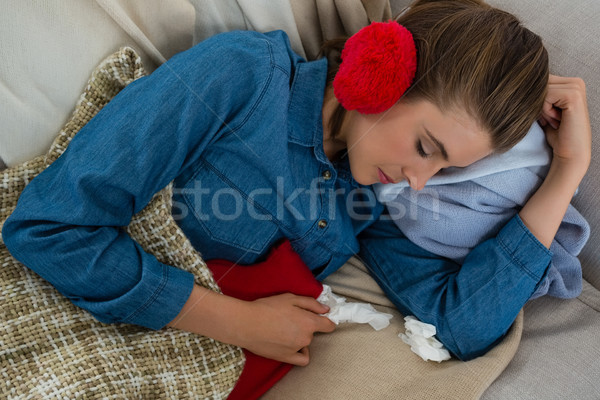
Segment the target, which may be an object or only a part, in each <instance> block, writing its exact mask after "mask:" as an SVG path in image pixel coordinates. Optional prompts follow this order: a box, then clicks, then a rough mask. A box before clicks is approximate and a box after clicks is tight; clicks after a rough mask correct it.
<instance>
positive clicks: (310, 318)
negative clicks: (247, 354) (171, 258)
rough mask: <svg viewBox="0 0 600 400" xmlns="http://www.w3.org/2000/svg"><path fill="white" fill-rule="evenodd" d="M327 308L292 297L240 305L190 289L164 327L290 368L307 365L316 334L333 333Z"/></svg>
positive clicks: (207, 292) (266, 299) (212, 293)
mask: <svg viewBox="0 0 600 400" xmlns="http://www.w3.org/2000/svg"><path fill="white" fill-rule="evenodd" d="M328 311H329V307H327V306H324V305H323V304H321V303H319V302H318V301H317V300H315V299H313V298H312V297H304V296H296V295H293V294H291V293H286V294H281V295H277V296H271V297H265V298H262V299H258V300H255V301H243V300H239V299H236V298H233V297H230V296H226V295H224V294H219V293H217V292H213V291H212V290H209V289H206V288H204V287H202V286H199V285H194V288H193V289H192V293H191V295H190V297H189V299H188V300H187V302H186V303H185V305H184V306H183V308H182V310H181V311H180V313H179V315H178V316H177V317H176V318H175V319H174V320H173V321H171V322H170V323H169V324H168V326H170V327H172V328H176V329H181V330H184V331H187V332H194V333H198V334H200V335H204V336H208V337H210V338H213V339H216V340H219V341H221V342H224V343H229V344H233V345H236V346H240V347H243V348H245V349H248V350H250V351H251V352H253V353H255V354H258V355H260V356H263V357H266V358H271V359H273V360H277V361H283V362H287V363H289V364H294V365H300V366H304V365H307V364H308V361H309V354H308V345H309V344H310V343H311V342H312V339H313V335H314V333H315V332H332V331H333V330H334V329H335V324H334V323H333V322H331V320H329V318H327V317H323V316H321V315H319V314H324V313H326V312H328Z"/></svg>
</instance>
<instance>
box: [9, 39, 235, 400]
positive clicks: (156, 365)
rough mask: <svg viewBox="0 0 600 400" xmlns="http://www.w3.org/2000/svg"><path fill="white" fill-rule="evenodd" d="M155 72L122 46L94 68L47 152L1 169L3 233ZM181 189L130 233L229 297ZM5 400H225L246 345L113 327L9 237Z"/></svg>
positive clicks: (162, 196)
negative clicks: (127, 93)
mask: <svg viewBox="0 0 600 400" xmlns="http://www.w3.org/2000/svg"><path fill="white" fill-rule="evenodd" d="M144 75H145V72H144V68H143V66H142V63H141V60H140V58H139V56H138V55H137V53H136V52H135V50H133V49H131V48H127V47H126V48H122V49H120V50H119V51H118V52H116V53H114V54H112V55H111V56H109V57H108V58H107V59H105V60H104V61H103V62H102V63H101V64H100V65H99V66H98V67H97V68H96V70H95V71H94V72H93V74H92V77H91V78H90V80H89V81H88V86H87V87H86V89H85V91H84V93H83V94H82V95H81V98H80V100H79V102H78V104H77V106H76V108H75V111H74V113H73V115H72V117H71V119H70V120H69V121H68V122H67V124H66V125H65V127H64V128H63V129H62V130H61V131H60V133H59V135H58V137H57V138H56V140H55V141H54V143H53V144H52V146H51V148H50V150H49V151H48V153H47V154H46V155H43V156H39V157H37V158H35V159H33V160H31V161H28V162H25V163H23V164H21V165H19V166H15V167H13V168H9V169H6V170H3V171H0V174H1V179H0V230H1V229H2V225H3V223H4V221H5V220H6V218H7V217H8V216H9V215H10V213H11V212H12V211H13V210H14V208H15V206H16V203H17V199H18V197H19V194H20V193H21V192H22V190H23V188H24V187H25V186H26V185H27V184H28V183H29V182H30V181H31V179H33V178H34V177H35V176H36V175H37V174H39V173H40V172H41V171H42V170H44V169H45V168H46V167H48V165H50V164H51V163H52V162H53V161H54V160H56V159H57V158H58V157H59V156H60V155H61V154H62V153H63V152H64V150H65V149H66V147H67V146H68V144H69V143H70V141H71V139H72V138H73V136H74V135H75V134H76V133H77V132H78V131H79V130H80V129H81V128H82V127H83V126H84V125H85V124H86V123H87V122H88V121H89V120H90V119H91V118H92V117H93V116H94V115H96V113H97V112H98V111H99V110H100V109H101V108H102V107H103V106H104V105H105V104H107V103H108V102H109V101H110V100H111V99H112V98H113V97H114V96H115V95H116V94H117V93H118V92H119V91H120V90H121V89H123V88H124V87H125V86H126V85H127V84H129V83H131V82H133V81H134V80H135V79H138V78H140V77H142V76H144ZM171 196H172V188H171V185H169V186H167V187H166V188H164V189H163V190H161V191H160V192H159V193H157V194H156V195H155V196H154V198H153V199H152V200H151V202H150V203H149V204H148V205H147V207H146V208H144V210H142V211H141V212H140V213H138V214H137V215H135V216H134V218H133V219H132V221H131V223H130V224H129V226H128V227H127V231H128V233H129V234H130V235H131V237H132V238H133V239H134V240H136V241H137V242H138V243H139V244H140V245H141V246H142V247H143V248H144V249H145V250H146V251H147V252H148V253H150V254H153V255H154V256H155V257H156V258H157V259H158V260H159V261H161V262H163V263H165V264H169V265H173V266H176V267H178V268H182V269H185V270H187V271H190V272H192V273H193V274H194V275H195V277H196V283H198V284H200V285H202V286H204V287H207V288H210V289H212V290H215V291H220V290H219V287H218V286H217V283H216V282H215V281H214V279H213V277H212V275H211V273H210V271H209V270H208V268H207V267H206V264H205V263H204V261H203V260H202V258H201V256H200V254H199V253H198V252H197V251H196V250H194V248H193V247H192V245H191V244H190V242H189V241H188V240H187V238H186V237H185V235H184V234H183V232H182V231H181V230H180V229H179V227H178V226H177V224H176V223H175V221H174V220H173V218H172V216H171V212H170V210H171V204H172V203H171V202H172V200H171ZM0 266H1V268H0V304H2V307H1V308H0V377H1V379H0V398H10V399H25V398H27V399H30V398H34V399H42V398H43V399H51V398H61V399H63V398H89V399H117V398H119V399H136V398H137V399H161V398H165V399H186V398H194V399H225V398H227V396H228V394H229V393H230V391H231V390H232V389H233V386H234V385H235V383H236V381H237V380H238V378H239V375H240V374H241V371H242V369H243V366H244V362H245V359H244V356H243V353H242V351H241V349H240V348H238V347H235V346H230V345H226V344H223V343H220V342H217V341H215V340H213V339H210V338H207V337H203V336H199V335H195V334H191V333H187V332H182V331H178V330H175V329H162V330H159V331H152V330H149V329H145V328H141V327H137V326H133V325H125V324H113V325H108V324H103V323H100V322H98V321H97V320H95V319H94V318H93V317H92V316H91V315H90V314H88V313H87V312H85V311H83V310H81V309H79V308H78V307H76V306H74V305H73V304H72V303H71V302H70V301H69V300H68V299H66V298H65V297H63V296H62V295H61V294H60V293H59V292H58V291H56V290H55V289H54V287H52V286H51V285H50V284H49V283H47V282H46V281H44V280H43V279H42V278H40V277H39V276H37V275H36V274H35V273H33V272H31V271H30V270H29V269H27V268H26V267H25V266H23V265H22V264H20V263H19V262H18V261H16V260H15V259H14V258H13V257H12V256H11V255H10V253H9V252H8V250H7V249H6V246H5V245H4V243H3V242H2V239H1V238H0Z"/></svg>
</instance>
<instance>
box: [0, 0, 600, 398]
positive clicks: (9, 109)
mask: <svg viewBox="0 0 600 400" xmlns="http://www.w3.org/2000/svg"><path fill="white" fill-rule="evenodd" d="M489 2H490V3H491V4H492V5H494V6H497V7H499V8H502V9H505V10H507V11H509V12H512V13H514V14H516V15H517V16H519V17H520V18H521V20H522V21H523V23H524V24H525V25H526V26H528V27H529V28H530V29H532V30H533V31H534V32H536V33H538V34H540V35H541V36H542V38H543V39H544V43H545V45H546V47H547V49H548V52H549V55H550V63H551V72H552V73H553V74H558V75H565V76H579V77H581V78H583V79H584V80H585V82H586V85H587V93H588V104H589V110H590V118H591V122H592V131H593V134H594V135H597V134H598V132H599V130H600V78H599V77H600V51H599V50H598V46H597V43H598V39H597V36H598V35H600V28H599V26H600V2H597V1H595V0H574V1H572V2H555V1H551V0H530V1H527V2H522V1H516V0H490V1H489ZM408 3H409V1H407V0H391V2H390V3H388V2H387V0H385V1H370V0H362V1H360V0H328V1H325V0H270V1H267V0H218V1H217V0H167V1H165V0H151V1H149V0H146V1H142V0H59V1H53V2H45V3H44V4H40V3H39V2H36V1H34V0H23V1H19V2H10V3H9V2H3V6H2V12H1V13H0V33H1V37H2V40H1V45H0V52H1V53H2V60H3V61H2V67H1V68H0V82H1V85H0V98H1V99H2V101H1V104H2V107H1V108H0V169H3V168H6V167H11V166H14V165H17V164H19V163H22V162H23V161H26V160H29V159H31V158H33V157H36V156H38V155H40V154H43V153H44V152H45V151H46V149H47V148H48V147H49V146H50V144H51V143H52V140H53V139H54V137H55V136H56V134H57V133H58V131H59V130H60V128H61V126H62V125H63V124H64V123H65V121H66V120H67V119H68V117H69V115H70V113H71V112H72V110H73V108H74V107H75V104H76V103H77V100H78V96H79V94H80V93H81V91H82V90H83V88H84V86H85V84H86V80H87V79H88V77H89V75H90V73H91V71H92V70H93V69H94V68H95V67H96V66H97V65H98V63H99V62H100V61H101V60H102V59H103V58H104V57H106V56H107V55H108V54H110V53H112V52H114V51H115V50H117V49H118V48H119V47H122V46H131V47H133V48H134V49H136V51H137V52H138V53H139V54H140V56H141V59H142V62H143V63H144V66H145V67H146V69H147V70H148V71H152V70H153V69H154V68H156V67H157V66H158V65H160V64H161V63H162V62H164V61H165V60H166V59H168V58H170V57H171V56H172V55H174V54H176V53H178V52H180V51H182V50H185V49H187V48H189V47H191V46H192V45H193V44H195V43H197V42H199V41H201V40H202V39H204V38H206V37H208V36H211V35H213V34H215V33H218V32H223V31H228V30H232V29H254V30H259V31H269V30H273V29H284V30H285V31H286V32H287V33H288V35H289V37H290V42H291V43H292V46H293V47H294V48H295V50H296V51H298V52H299V53H301V54H302V55H303V56H305V57H307V58H314V57H315V56H316V54H317V51H318V48H316V47H315V45H314V43H315V41H314V38H315V37H319V35H321V37H332V36H335V35H336V34H340V33H344V31H345V32H348V31H352V30H356V27H357V26H360V25H361V24H364V23H365V22H368V21H369V20H371V19H373V18H382V17H385V16H389V15H395V14H397V13H398V12H400V11H401V10H402V9H403V7H405V6H406V5H407V4H408ZM348 10H352V12H350V11H348ZM354 11H356V12H354ZM332 15H333V16H335V17H331V18H330V16H332ZM325 16H327V18H326V17H325ZM313 26H314V27H315V29H316V30H314V29H313V30H312V31H311V29H312V28H311V27H313ZM317 28H318V29H317ZM315 35H316V36H315ZM599 146H600V145H599V144H598V141H597V140H594V141H593V149H592V163H591V166H590V169H589V172H588V174H587V176H586V178H585V179H584V180H583V182H582V183H581V186H580V188H579V190H578V193H577V195H576V196H575V197H574V199H573V204H574V206H575V207H576V208H577V209H578V210H579V211H580V212H581V213H582V214H583V215H584V216H585V217H586V218H587V220H588V221H589V223H590V226H591V237H590V239H589V242H588V243H587V245H586V246H585V248H584V249H583V251H582V252H581V254H580V256H579V258H580V261H581V264H582V268H583V277H584V282H583V291H582V293H581V295H580V296H579V297H578V298H576V299H571V300H563V299H556V298H551V297H547V296H545V297H541V298H539V299H535V300H532V301H530V302H528V303H527V304H526V305H525V307H524V309H523V310H522V312H521V313H520V314H519V317H518V318H517V320H516V321H515V323H514V325H513V327H512V328H511V331H510V332H509V334H508V335H507V336H506V337H505V339H504V340H503V342H502V343H500V344H499V345H498V346H497V347H496V348H494V349H493V350H491V351H490V352H489V353H488V354H486V355H484V356H482V357H479V358H478V359H475V360H472V361H469V362H461V361H458V360H450V361H445V362H442V363H435V362H431V361H429V362H425V361H423V360H421V359H420V358H419V357H418V356H417V355H416V354H414V353H412V352H411V350H410V348H409V347H408V346H407V345H406V344H404V343H403V342H402V340H401V339H400V338H399V337H398V334H399V333H402V332H404V324H403V316H402V315H400V314H399V313H398V312H397V311H396V310H395V309H394V307H393V305H392V304H391V303H390V302H389V301H388V300H387V299H386V298H385V296H384V295H383V292H382V291H381V289H380V288H379V287H378V286H377V284H376V283H375V282H374V281H373V279H372V278H371V277H370V276H369V274H368V272H367V270H366V269H365V267H364V265H363V264H362V263H361V261H360V260H359V259H358V258H353V259H351V260H350V261H349V262H348V263H347V264H346V265H344V267H342V268H341V269H340V270H339V271H338V272H336V273H334V274H333V275H331V276H330V277H329V278H327V280H326V281H325V283H327V284H329V285H330V286H332V288H333V290H334V292H336V293H337V294H340V295H343V296H346V297H347V298H348V299H349V300H351V301H360V302H368V303H371V304H373V305H374V306H375V307H376V308H377V309H378V310H380V311H385V312H388V313H391V314H393V315H394V318H393V319H392V324H391V325H390V326H389V327H387V328H386V329H384V330H382V331H378V332H376V331H374V330H372V329H371V328H370V327H369V326H364V325H350V324H348V325H340V326H339V327H338V328H337V329H336V331H335V332H334V333H332V334H327V335H325V334H321V335H317V336H316V337H315V339H314V341H313V343H312V345H311V363H310V364H309V365H308V366H306V367H295V368H294V369H293V370H292V371H291V372H290V373H288V374H287V375H286V376H285V377H284V378H283V379H282V380H281V381H279V382H278V383H277V384H276V385H275V386H274V387H273V388H272V389H271V390H270V391H269V392H267V393H266V394H265V395H264V396H263V398H265V399H312V398H323V399H391V398H394V399H395V398H398V399H408V398H414V399H430V398H431V399H433V398H435V399H478V398H481V399H488V400H496V399H506V400H509V399H510V400H515V399H600V334H598V332H600V233H598V229H597V227H600V211H599V206H600V203H599V202H598V198H599V196H600V179H599V174H600V155H599V154H600V148H599ZM1 368H2V365H0V370H1ZM57 393H59V391H58V392H57ZM97 394H98V393H97ZM100 396H101V397H103V396H104V397H111V393H101V394H100ZM5 397H6V398H11V397H10V394H7V393H4V394H2V393H0V398H5ZM57 397H60V396H59V395H57Z"/></svg>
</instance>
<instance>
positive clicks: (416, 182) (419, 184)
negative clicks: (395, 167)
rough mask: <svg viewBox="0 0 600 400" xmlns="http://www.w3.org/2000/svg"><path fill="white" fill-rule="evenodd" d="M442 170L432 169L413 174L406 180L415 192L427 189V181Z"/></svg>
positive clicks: (407, 175)
mask: <svg viewBox="0 0 600 400" xmlns="http://www.w3.org/2000/svg"><path fill="white" fill-rule="evenodd" d="M440 169H441V168H435V169H430V170H427V171H421V172H419V173H413V174H410V173H408V174H406V178H407V180H408V184H409V185H410V187H411V188H412V189H413V190H417V191H419V190H422V189H423V188H424V187H425V184H426V183H427V181H428V180H429V179H430V178H431V177H432V176H433V175H435V174H437V173H438V171H439V170H440Z"/></svg>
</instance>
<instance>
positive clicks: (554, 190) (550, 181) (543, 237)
mask: <svg viewBox="0 0 600 400" xmlns="http://www.w3.org/2000/svg"><path fill="white" fill-rule="evenodd" d="M586 170H587V166H585V164H584V163H580V162H574V161H571V160H565V159H560V158H556V157H555V158H554V159H553V160H552V163H551V164H550V169H549V171H548V174H547V175H546V178H545V179H544V182H543V183H542V185H541V186H540V187H539V188H538V190H537V191H536V192H535V193H534V194H533V196H531V198H530V199H529V201H527V203H526V204H525V206H524V207H523V208H522V209H521V211H520V212H519V216H520V217H521V220H522V221H523V223H524V224H525V226H527V228H528V229H529V230H530V231H531V233H532V234H533V235H534V236H535V237H536V238H537V239H538V240H539V241H540V242H541V243H542V244H543V245H544V246H546V247H547V248H550V245H551V244H552V241H553V240H554V236H555V235H556V232H557V231H558V228H559V226H560V224H561V222H562V219H563V217H564V215H565V212H566V211H567V208H568V207H569V204H570V202H571V199H572V197H573V195H574V194H575V191H576V190H577V188H578V187H579V184H580V183H581V179H583V176H584V175H585V172H586Z"/></svg>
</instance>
